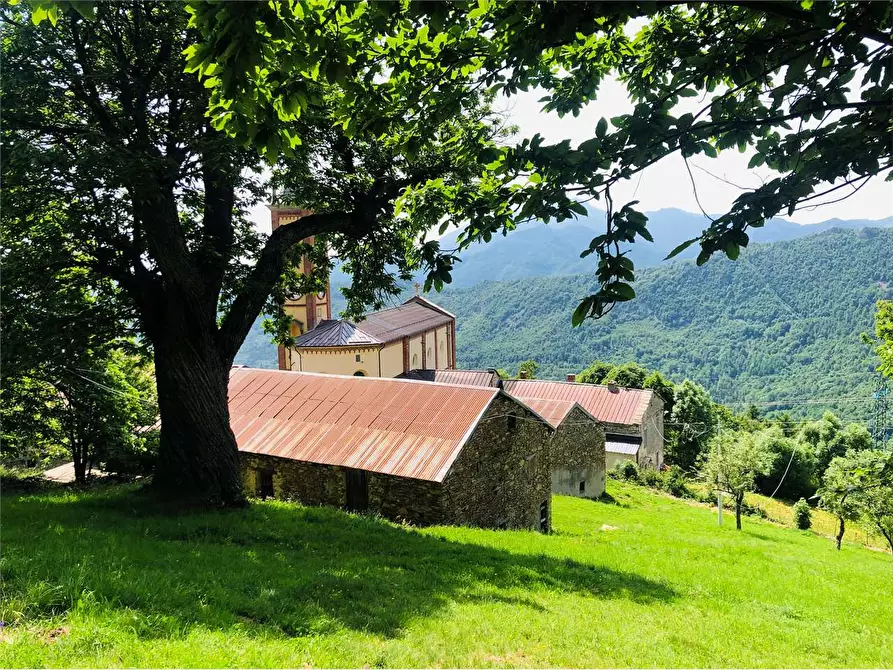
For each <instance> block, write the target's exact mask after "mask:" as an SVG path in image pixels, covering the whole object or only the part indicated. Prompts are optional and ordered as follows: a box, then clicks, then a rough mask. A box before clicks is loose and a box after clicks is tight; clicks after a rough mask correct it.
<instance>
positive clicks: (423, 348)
mask: <svg viewBox="0 0 893 670" xmlns="http://www.w3.org/2000/svg"><path fill="white" fill-rule="evenodd" d="M270 213H271V216H272V225H273V230H275V229H276V228H278V227H279V226H282V225H286V224H289V223H291V222H293V221H296V220H297V219H299V218H300V217H301V216H304V215H305V214H306V213H307V212H306V210H303V209H299V208H296V207H279V206H271V207H270ZM309 242H311V243H312V242H313V240H312V239H310V240H309ZM304 263H305V266H304V268H303V270H304V272H307V273H309V272H310V271H311V270H312V265H310V261H309V260H308V259H305V260H304ZM284 307H285V312H286V313H287V314H288V315H289V316H291V318H292V336H293V337H295V344H294V346H293V347H283V346H280V347H279V351H278V358H279V369H280V370H293V371H297V372H322V373H329V374H338V375H353V376H357V377H397V376H399V375H403V374H407V373H409V372H411V371H413V370H453V369H455V367H456V317H455V316H454V315H453V314H450V313H449V312H448V311H446V310H445V309H443V308H442V307H439V306H438V305H436V304H434V303H433V302H431V301H430V300H427V299H425V298H423V297H421V296H419V295H416V296H414V297H412V298H410V299H409V300H407V301H406V302H404V303H403V304H402V305H399V306H397V307H392V308H390V309H384V310H381V311H379V312H372V313H371V314H367V315H366V318H365V319H364V320H363V321H362V322H360V323H359V324H356V323H353V322H351V321H348V320H347V319H333V318H332V300H331V286H326V290H325V291H323V292H321V293H317V294H311V295H300V296H293V297H292V298H290V299H289V300H288V301H286V303H285V305H284Z"/></svg>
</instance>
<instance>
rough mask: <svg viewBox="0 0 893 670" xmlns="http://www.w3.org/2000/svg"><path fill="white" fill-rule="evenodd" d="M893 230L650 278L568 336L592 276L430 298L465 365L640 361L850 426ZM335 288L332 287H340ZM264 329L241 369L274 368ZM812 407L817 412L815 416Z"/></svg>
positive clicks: (862, 393)
mask: <svg viewBox="0 0 893 670" xmlns="http://www.w3.org/2000/svg"><path fill="white" fill-rule="evenodd" d="M891 274H893V231H891V230H889V229H885V230H881V229H873V228H865V229H859V230H831V231H828V232H824V233H820V234H818V235H811V236H808V237H803V238H800V239H796V240H791V241H787V242H777V243H774V244H759V245H753V246H752V247H750V248H749V249H747V250H746V251H745V252H744V253H742V255H741V258H740V259H739V260H738V261H736V262H732V261H728V260H726V259H724V258H716V259H714V260H712V261H711V262H709V263H708V264H707V265H706V266H704V267H701V268H699V267H697V266H696V265H695V264H694V263H693V262H691V261H681V262H674V263H670V264H666V265H662V266H660V267H654V268H651V269H647V270H644V271H642V272H641V273H640V278H639V280H638V281H637V283H636V291H637V293H638V297H637V298H636V300H634V301H632V302H630V303H627V304H622V305H619V306H618V307H617V308H616V309H615V310H614V312H613V313H612V314H610V315H608V316H607V317H606V318H604V319H602V320H600V321H589V322H587V323H586V324H584V325H583V326H582V327H580V328H571V324H570V316H571V312H572V311H573V308H574V306H575V304H576V301H577V300H578V299H579V298H580V297H582V296H584V295H587V294H588V293H589V292H590V291H591V290H592V283H593V277H592V275H590V274H581V275H573V276H556V277H529V278H524V279H519V280H515V281H506V282H484V283H480V284H477V285H476V286H473V287H468V288H454V289H449V290H447V291H445V292H444V293H441V294H439V295H438V294H434V295H432V296H431V297H432V299H433V300H435V301H436V302H438V303H439V304H441V305H443V306H444V307H446V308H447V309H449V310H450V311H452V312H454V313H455V314H456V315H457V317H458V335H457V343H458V356H459V364H460V366H462V367H465V368H480V367H502V368H507V369H510V370H516V369H517V365H518V363H519V362H521V361H523V360H526V359H529V358H533V359H536V360H537V361H538V362H539V363H540V365H541V368H540V376H542V377H554V378H563V376H564V375H565V374H566V373H568V372H577V371H579V370H581V369H582V368H583V367H585V366H586V365H587V364H588V363H589V362H590V361H592V360H593V359H596V358H598V359H602V360H609V361H615V362H624V361H627V360H636V361H638V362H640V363H642V364H643V365H647V366H648V367H652V368H657V369H659V370H661V371H663V372H664V373H665V374H667V375H669V376H670V377H672V378H673V379H674V380H676V381H681V380H682V379H683V378H685V377H690V378H692V379H694V380H696V381H698V382H700V383H702V384H704V385H705V386H706V387H707V388H708V389H709V390H710V391H711V393H712V394H713V395H714V397H715V399H717V400H720V401H723V402H730V403H731V402H742V403H743V402H768V401H774V400H782V399H784V400H791V399H796V400H800V399H804V398H805V399H813V400H815V399H824V398H830V397H834V398H840V397H843V398H857V400H855V401H854V400H847V401H842V402H839V403H836V404H830V405H826V404H809V403H801V402H798V403H793V404H786V405H778V406H777V407H776V406H773V407H770V408H767V409H769V410H770V411H771V410H775V409H778V410H782V409H789V410H791V411H792V412H794V413H796V414H814V413H816V412H820V411H821V410H822V409H825V408H827V407H831V408H833V409H835V410H836V411H837V412H838V413H840V414H841V415H842V416H844V417H846V418H854V419H855V418H864V417H865V416H867V415H868V413H869V412H870V408H871V403H870V392H871V388H872V384H873V368H874V360H873V358H872V354H871V352H870V351H869V349H868V348H867V347H866V346H865V345H863V344H862V343H861V342H860V340H859V333H860V332H863V331H869V330H871V328H872V318H873V307H874V302H875V301H876V300H877V299H879V298H882V297H885V296H890V295H893V287H891V286H888V282H890V281H891ZM334 289H335V286H333V290H334ZM268 341H269V340H268V336H266V335H264V334H263V333H262V332H261V331H260V327H259V325H256V326H255V329H254V330H253V331H252V333H251V335H250V336H249V338H248V340H247V341H246V343H245V346H244V347H243V351H242V352H241V353H240V357H239V359H238V361H237V362H239V363H242V364H246V365H253V366H263V367H275V366H276V356H275V350H274V349H273V347H272V346H270V345H269V344H267V343H268ZM811 410H814V411H811Z"/></svg>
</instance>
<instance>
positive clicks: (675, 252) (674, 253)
mask: <svg viewBox="0 0 893 670" xmlns="http://www.w3.org/2000/svg"><path fill="white" fill-rule="evenodd" d="M697 241H698V238H697V237H696V238H694V239H691V240H686V241H685V242H683V243H682V244H680V245H679V246H677V247H676V248H675V249H673V251H671V252H670V253H669V254H667V257H666V258H664V260H665V261H668V260H670V259H671V258H673V257H674V256H678V255H679V254H681V253H682V252H683V251H685V250H686V249H688V248H689V247H690V246H691V245H692V244H694V243H695V242H697Z"/></svg>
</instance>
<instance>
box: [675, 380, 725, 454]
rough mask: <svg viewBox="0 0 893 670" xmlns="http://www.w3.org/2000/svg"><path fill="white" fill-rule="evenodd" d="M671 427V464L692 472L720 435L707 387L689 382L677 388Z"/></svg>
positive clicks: (686, 381)
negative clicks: (717, 432)
mask: <svg viewBox="0 0 893 670" xmlns="http://www.w3.org/2000/svg"><path fill="white" fill-rule="evenodd" d="M670 424H671V426H672V428H673V432H672V438H671V439H670V442H669V444H668V445H667V463H669V464H671V465H678V466H679V467H681V468H682V469H683V470H691V469H692V468H694V467H695V464H696V463H697V462H698V458H699V456H700V455H701V454H702V453H703V451H704V449H705V448H706V446H707V443H708V442H709V441H710V438H711V437H713V435H714V433H715V431H716V412H715V410H714V407H713V400H711V398H710V394H709V393H707V391H706V390H705V389H704V387H702V386H700V385H699V384H695V383H694V382H692V381H689V380H688V379H686V380H685V381H684V382H682V383H681V384H680V385H679V386H677V387H676V393H675V396H674V405H673V412H672V414H671V415H670Z"/></svg>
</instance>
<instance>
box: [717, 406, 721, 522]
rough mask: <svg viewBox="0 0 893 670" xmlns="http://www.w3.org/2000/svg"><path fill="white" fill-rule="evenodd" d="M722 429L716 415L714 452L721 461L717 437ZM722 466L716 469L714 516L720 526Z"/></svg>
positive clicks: (719, 441)
mask: <svg viewBox="0 0 893 670" xmlns="http://www.w3.org/2000/svg"><path fill="white" fill-rule="evenodd" d="M721 431H722V424H721V423H720V419H719V417H716V437H717V440H716V453H717V455H718V456H719V459H718V460H719V462H720V463H722V441H721V440H720V439H719V434H720V432H721ZM721 469H722V468H718V469H717V471H716V518H717V519H718V520H719V525H720V526H722V491H721V490H720V488H719V487H720V484H721V482H720V475H719V472H720V470H721Z"/></svg>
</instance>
